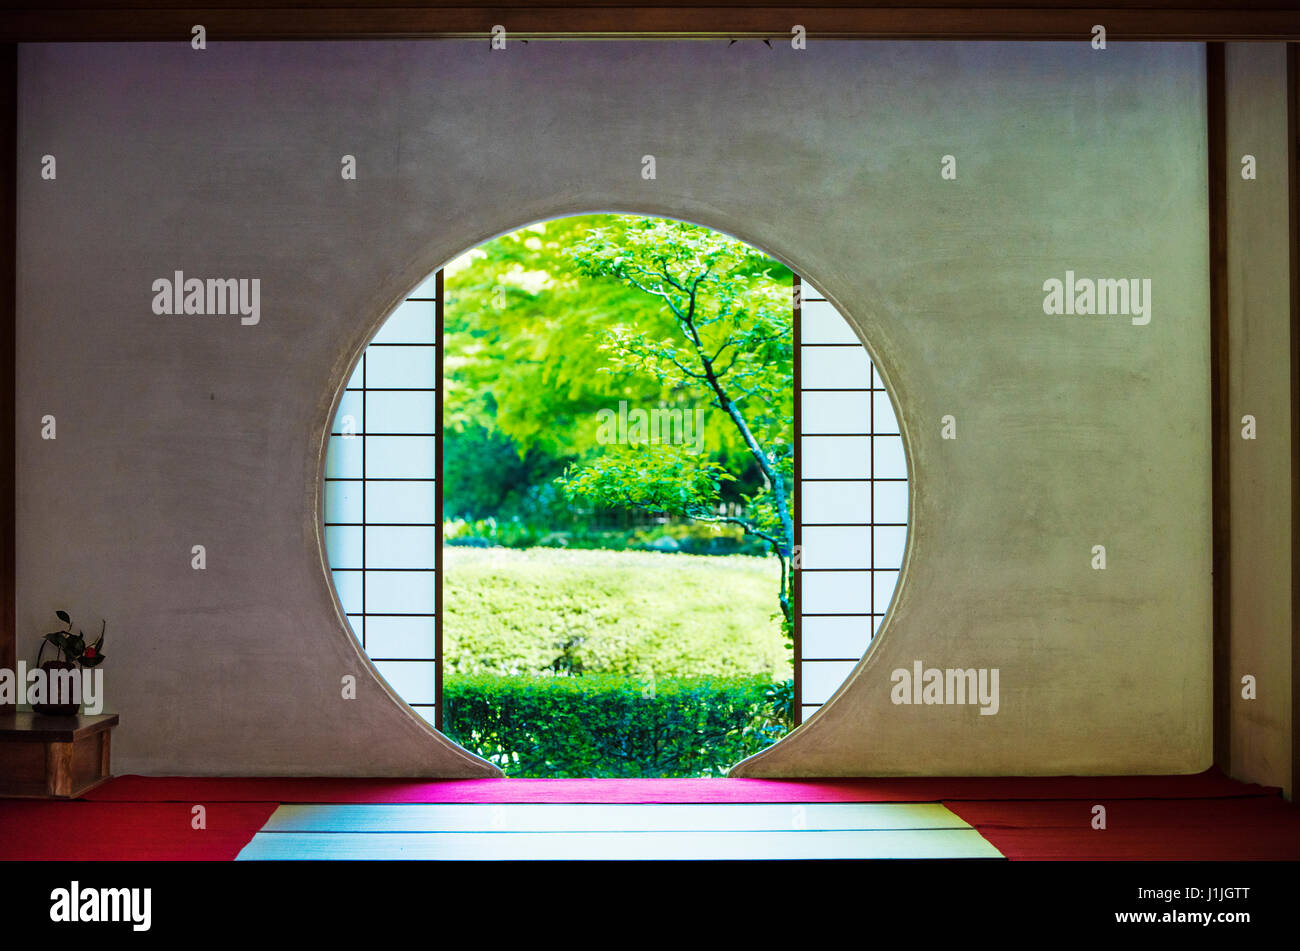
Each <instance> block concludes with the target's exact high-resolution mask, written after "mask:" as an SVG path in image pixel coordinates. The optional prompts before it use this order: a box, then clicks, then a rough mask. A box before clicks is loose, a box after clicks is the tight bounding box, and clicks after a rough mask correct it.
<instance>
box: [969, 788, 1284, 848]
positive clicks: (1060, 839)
mask: <svg viewBox="0 0 1300 951" xmlns="http://www.w3.org/2000/svg"><path fill="white" fill-rule="evenodd" d="M1094 803H1100V804H1101V805H1104V806H1105V807H1106V828H1105V829H1093V828H1092V807H1093V805H1094ZM944 805H945V806H947V807H948V808H949V809H951V810H952V811H953V812H954V813H956V814H957V815H958V816H960V817H961V818H963V819H965V820H966V821H967V822H969V823H970V824H971V825H973V826H974V827H975V828H976V829H978V830H979V833H980V835H982V836H984V838H985V839H987V840H988V841H989V842H991V843H992V844H993V846H994V847H995V848H996V849H997V850H998V851H999V852H1001V853H1002V854H1003V855H1005V856H1006V857H1007V858H1009V859H1012V860H1022V861H1024V860H1029V861H1050V860H1089V861H1096V860H1105V861H1131V860H1138V861H1238V860H1247V861H1280V860H1292V861H1294V860H1296V859H1300V807H1297V806H1295V805H1293V804H1292V803H1288V802H1286V801H1285V800H1284V799H1282V798H1280V797H1257V798H1247V799H1192V800H1187V799H1182V800H1178V801H1151V800H1146V799H1134V800H1107V799H1106V798H1105V797H1096V798H1095V799H1094V800H1093V801H1091V802H1090V801H1088V800H1076V801H1073V802H1050V801H1046V802H1044V801H1039V802H945V803H944Z"/></svg>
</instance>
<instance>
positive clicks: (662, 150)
mask: <svg viewBox="0 0 1300 951" xmlns="http://www.w3.org/2000/svg"><path fill="white" fill-rule="evenodd" d="M19 78H20V90H19V92H20V114H19V143H20V152H19V170H20V178H19V191H18V194H19V240H18V247H19V260H18V395H17V400H18V444H17V453H18V459H19V470H18V485H17V491H18V499H17V506H18V524H17V559H18V578H17V582H18V623H19V630H20V631H21V632H23V633H22V635H21V637H20V642H19V654H20V656H24V655H26V656H27V657H28V659H29V660H30V659H32V658H34V656H35V653H36V638H37V635H38V633H39V632H41V631H43V630H47V629H49V628H48V627H47V625H48V624H49V623H51V621H52V618H53V611H54V610H55V609H56V608H66V609H68V610H70V611H71V612H72V613H73V615H74V617H75V618H77V619H78V620H80V621H81V622H82V623H83V624H85V625H86V626H87V627H88V628H89V626H90V625H92V624H97V623H98V619H99V618H100V617H101V616H102V617H106V618H107V619H108V621H109V640H108V642H107V645H106V647H107V654H108V657H109V659H108V662H107V664H106V666H105V674H106V685H107V692H108V705H109V708H110V709H114V710H116V711H118V712H119V713H120V714H121V717H122V722H121V726H120V727H119V729H118V731H117V736H116V738H115V741H114V745H115V749H114V753H115V764H114V765H115V770H116V771H117V772H141V773H155V774H165V773H190V774H228V775H242V774H280V775H286V774H314V775H331V774H342V775H348V774H352V775H429V776H433V775H442V776H468V775H489V774H491V773H492V772H493V770H492V769H491V768H490V767H488V766H487V764H483V763H481V762H480V761H477V760H476V759H474V758H472V757H470V756H468V755H467V754H465V753H464V752H463V751H460V750H459V749H458V748H456V747H454V746H453V745H451V744H450V743H448V742H447V741H445V740H443V739H441V738H440V737H438V736H437V735H436V734H434V733H433V732H432V731H431V730H429V729H428V728H427V727H426V726H425V725H424V724H423V723H422V722H421V721H420V720H419V719H418V718H416V717H415V716H413V715H412V714H410V712H409V711H407V710H405V709H404V708H402V707H401V706H400V705H399V704H397V703H395V702H394V700H393V698H392V697H391V696H390V695H389V694H388V692H387V691H386V689H385V687H384V685H383V684H382V682H380V681H379V680H378V679H377V678H375V677H374V675H373V674H372V672H371V668H370V667H369V665H368V663H367V661H366V660H365V658H364V657H362V656H361V655H360V652H359V651H358V650H357V648H356V647H355V645H354V642H353V639H352V638H351V636H350V635H349V634H348V632H347V628H346V626H345V623H344V621H343V619H342V617H341V616H340V614H339V611H338V606H337V603H336V601H335V599H334V596H333V593H332V589H331V587H330V584H329V582H328V581H327V577H326V572H325V569H324V562H323V557H322V552H321V545H320V532H321V530H320V527H319V526H320V511H319V505H320V499H319V492H318V490H319V486H318V477H319V475H320V471H321V459H322V454H323V448H324V439H325V431H326V427H327V425H328V422H329V420H330V418H331V414H332V411H333V406H334V403H335V400H336V399H337V396H338V393H339V391H340V389H341V387H342V386H343V383H344V380H345V378H346V376H347V373H348V371H349V368H350V365H351V364H352V362H353V361H354V360H355V358H356V357H357V355H358V354H359V353H360V351H361V349H362V347H363V346H364V345H365V343H366V341H367V340H368V339H369V336H370V335H371V334H372V333H373V332H374V331H375V329H376V328H377V327H378V325H379V324H380V323H381V322H382V320H383V318H384V316H385V315H386V314H387V313H388V312H389V311H390V310H391V309H392V307H393V306H394V305H395V304H396V303H397V302H398V301H399V300H400V299H401V298H402V297H403V296H404V295H405V294H406V292H407V291H409V290H410V289H411V288H412V287H414V286H415V285H416V284H417V283H419V282H420V281H421V280H422V279H423V278H425V277H426V276H427V275H428V274H429V273H430V272H431V271H433V270H434V269H436V268H437V267H439V266H441V265H443V264H444V263H446V262H447V261H448V260H450V259H451V258H453V257H454V256H456V255H457V254H459V253H461V252H463V251H464V250H465V249H467V248H469V247H472V246H474V245H476V244H478V243H480V242H481V241H483V240H485V239H486V238H489V237H491V236H493V235H496V234H499V233H502V232H504V231H507V230H510V229H513V228H515V227H518V226H520V225H522V224H524V223H527V222H530V221H534V220H537V219H541V218H547V217H554V216H559V215H564V214H570V213H578V212H587V211H596V210H610V211H630V212H641V213H650V214H662V215H668V216H672V217H679V218H684V219H688V220H692V221H696V222H698V223H701V224H705V225H708V226H710V227H714V228H717V229H719V230H722V231H726V232H729V233H731V234H734V235H736V236H738V237H740V238H743V239H745V240H747V241H749V242H750V243H752V244H754V245H756V246H758V247H761V248H763V249H764V250H766V251H768V252H769V253H771V254H773V255H775V256H776V257H779V258H781V259H782V260H783V261H785V262H786V263H787V264H789V265H790V266H791V267H793V268H794V269H795V270H796V271H797V272H798V273H800V274H803V275H806V276H807V278H808V279H809V280H810V281H811V282H812V283H813V284H814V285H815V286H817V287H818V288H820V289H822V290H823V291H824V292H825V293H826V295H827V296H828V298H830V299H831V300H832V302H833V303H835V305H836V306H837V307H838V308H839V309H840V311H841V312H842V313H843V314H844V315H845V316H846V317H847V318H848V319H849V321H850V322H851V323H852V324H853V325H854V326H855V327H856V328H857V329H858V330H859V331H860V332H861V334H862V335H863V339H864V341H865V342H866V343H867V345H868V347H869V348H870V350H871V353H872V355H873V358H874V360H875V362H876V365H877V367H878V368H879V369H880V370H881V372H882V374H883V375H884V377H885V378H886V382H887V384H888V385H889V387H890V389H891V391H892V393H893V394H894V395H895V397H896V399H897V401H898V406H899V411H900V419H901V423H902V428H903V432H904V438H905V440H906V442H907V445H908V448H909V454H910V469H911V478H912V483H911V487H912V501H911V506H912V511H911V517H910V525H911V529H910V533H909V535H910V538H909V549H908V554H907V558H906V562H905V569H904V576H903V579H902V581H901V583H900V587H899V591H898V595H897V596H896V602H895V605H894V609H893V613H892V616H891V617H890V618H889V619H888V620H887V621H886V622H885V624H884V625H883V627H882V628H881V630H880V632H879V634H878V635H877V637H876V639H875V642H874V643H873V645H872V647H871V649H870V650H869V652H868V654H867V656H866V658H865V659H864V661H863V663H862V664H861V665H859V667H858V669H857V670H856V671H855V673H854V674H853V675H851V676H850V678H849V680H848V681H847V682H846V683H845V685H844V687H843V688H841V690H840V691H839V692H838V693H837V694H836V696H835V697H834V698H833V699H832V700H831V702H830V703H828V704H827V705H826V706H825V707H824V708H823V709H822V710H821V712H819V713H818V714H817V715H816V716H815V717H813V718H812V719H811V720H810V721H809V722H808V723H806V724H805V725H804V726H803V727H801V728H800V730H799V731H798V732H797V733H796V734H794V735H793V736H791V737H789V738H788V739H787V740H785V741H784V742H782V743H781V744H779V745H778V746H776V747H774V748H772V749H771V750H769V751H766V752H765V753H764V754H761V755H760V756H758V757H756V758H753V759H751V760H749V761H747V762H746V763H745V764H744V765H743V766H741V767H740V768H739V770H738V772H741V773H744V774H746V775H791V776H795V775H802V776H810V775H853V774H863V775H872V774H999V773H1001V774H1007V773H1011V774H1054V773H1084V774H1086V773H1126V772H1130V773H1131V772H1144V773H1146V772H1191V771H1197V770H1201V769H1204V768H1205V767H1206V766H1208V765H1209V763H1210V756H1211V728H1210V723H1211V720H1210V700H1211V681H1210V674H1211V664H1210V521H1209V518H1210V516H1209V512H1210V504H1209V503H1210V436H1209V430H1208V424H1209V388H1208V379H1209V375H1208V374H1209V353H1208V337H1209V331H1208V276H1207V253H1208V252H1207V239H1206V233H1207V220H1206V215H1207V210H1206V209H1207V202H1206V151H1205V149H1206V146H1205V141H1206V126H1205V85H1204V52H1203V48H1202V47H1200V46H1195V45H1176V44H1151V45H1142V44H1111V45H1110V47H1109V48H1108V49H1107V50H1105V51H1104V52H1103V51H1096V50H1093V49H1091V48H1090V46H1089V44H1087V43H1077V44H1063V43H1050V44H1023V45H1014V44H992V43H974V44H944V43H856V42H823V43H810V44H809V47H808V49H807V50H803V51H795V50H792V49H789V48H784V47H782V46H781V45H780V44H778V45H777V48H775V49H768V48H766V47H764V46H763V45H761V44H758V43H741V44H737V45H736V46H734V47H730V48H728V46H727V45H726V44H725V43H705V42H682V43H656V44H635V43H610V42H599V43H571V44H564V43H543V42H536V43H531V44H529V45H527V46H524V45H522V44H519V43H510V44H509V45H508V47H507V49H506V50H504V51H496V52H493V51H491V50H490V49H489V48H488V45H487V44H484V43H470V42H459V41H438V42H366V43H319V44H316V43H296V44H290V43H285V44H277V43H264V44H224V43H221V42H219V41H215V40H214V41H212V42H210V43H209V45H208V49H207V50H206V51H202V52H200V51H194V50H192V49H190V47H189V46H188V45H187V44H185V43H175V44H138V45H94V46H91V45H76V44H69V45H48V46H39V45H29V46H24V47H22V49H21V53H20V77H19ZM47 154H49V155H54V156H56V159H57V179H55V180H53V181H47V180H43V179H42V178H41V176H40V167H41V159H42V156H44V155H47ZM345 154H351V155H355V156H356V158H357V167H358V178H357V180H356V181H343V180H342V179H341V177H340V173H339V171H340V159H341V156H343V155H345ZM646 155H653V156H654V157H655V160H656V173H657V174H656V177H655V178H654V179H652V180H651V179H646V178H644V177H642V168H643V165H642V158H643V156H646ZM944 155H953V156H954V157H955V158H956V161H957V169H958V176H957V179H956V180H955V181H945V180H943V179H941V177H940V168H941V159H942V157H943V156H944ZM177 270H180V271H183V272H184V273H185V274H186V275H187V276H191V277H203V278H208V277H236V278H238V277H244V278H258V279H260V281H261V285H260V286H261V319H260V322H259V323H257V324H256V325H252V326H244V325H241V324H240V322H239V319H238V318H232V317H229V316H226V317H221V316H210V317H198V316H188V317H186V316H157V315H155V314H154V313H153V312H152V310H151V300H152V298H153V292H152V290H151V285H152V282H153V281H155V280H156V279H158V278H163V277H170V276H171V275H172V274H173V273H174V272H175V271H177ZM1067 270H1073V271H1074V272H1076V274H1077V275H1079V276H1081V277H1082V276H1089V277H1093V278H1140V279H1145V278H1149V279H1150V280H1151V282H1152V313H1151V319H1150V323H1149V324H1146V325H1145V326H1137V325H1134V324H1133V323H1132V322H1131V321H1130V320H1129V319H1128V318H1127V317H1114V316H1112V317H1104V318H1103V317H1082V316H1048V315H1046V314H1044V312H1043V298H1044V292H1043V289H1042V287H1043V282H1044V281H1045V280H1047V279H1049V278H1053V277H1055V278H1057V279H1064V278H1065V276H1066V271H1067ZM47 414H49V415H53V416H55V417H56V419H57V439H55V440H45V439H42V438H41V419H42V417H43V416H45V415H47ZM949 414H950V415H952V416H954V417H955V419H956V423H957V432H958V438H957V439H956V440H942V439H941V438H940V429H941V418H942V417H943V416H945V415H949ZM194 545H204V546H205V547H206V552H207V568H206V570H203V571H196V570H194V569H193V568H192V567H191V558H192V555H191V550H192V546H194ZM1095 545H1104V546H1105V547H1106V551H1107V567H1106V569H1105V570H1094V569H1093V568H1092V567H1091V562H1092V559H1093V555H1092V549H1093V546H1095ZM914 660H920V661H922V662H923V663H924V664H925V665H926V666H927V667H929V666H933V667H939V668H946V667H962V668H967V667H976V668H981V667H987V668H998V669H999V671H1000V707H999V712H998V713H997V714H996V715H993V716H982V715H980V714H979V712H978V707H975V706H938V705H918V706H914V705H895V704H893V703H892V702H891V699H890V688H891V682H890V674H891V671H893V670H894V669H896V668H910V667H911V665H912V663H913V661H914ZM348 675H350V676H353V677H356V678H357V683H358V696H357V698H356V699H355V700H344V699H342V698H341V696H340V693H341V691H340V681H341V678H343V677H344V676H348Z"/></svg>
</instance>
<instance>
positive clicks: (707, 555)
mask: <svg viewBox="0 0 1300 951" xmlns="http://www.w3.org/2000/svg"><path fill="white" fill-rule="evenodd" d="M325 480H326V481H325V491H324V519H325V539H326V549H327V556H328V561H329V565H330V568H331V572H332V575H333V579H334V584H335V589H336V591H337V593H338V597H339V600H340V603H341V604H342V606H343V608H344V611H345V612H346V614H347V616H348V620H349V623H350V624H351V628H352V631H353V634H354V635H355V636H356V638H357V640H358V642H359V643H360V644H361V646H362V648H363V649H364V650H365V652H366V653H367V655H368V656H369V657H370V659H371V661H372V662H373V663H374V665H375V667H376V669H377V670H378V671H379V673H380V675H381V676H382V677H384V678H385V680H386V681H387V682H388V684H389V685H390V686H391V687H392V688H393V690H394V692H395V693H397V694H398V695H399V696H400V697H402V698H403V699H404V700H405V701H406V702H407V703H408V704H409V705H410V706H411V707H412V708H413V709H414V710H415V711H416V712H417V713H419V714H420V715H422V716H423V717H424V718H425V719H426V720H428V721H429V722H430V723H432V724H434V725H436V726H438V727H439V728H440V729H442V730H443V731H444V732H445V733H447V734H448V735H449V736H451V737H452V738H453V739H455V740H456V741H457V742H459V743H461V744H462V745H464V746H465V747H466V748H467V749H470V750H472V751H474V752H477V753H478V754H479V755H482V756H484V757H485V758H487V759H489V760H491V761H493V762H494V763H496V764H497V765H499V766H501V767H502V768H503V769H504V770H505V771H506V773H507V774H508V775H695V776H708V775H722V774H724V773H725V772H726V770H727V768H729V767H730V766H731V765H733V764H734V763H735V762H738V761H739V760H740V759H743V758H744V757H746V756H748V755H751V754H752V753H755V752H758V750H760V749H762V748H763V747H764V746H766V745H769V744H770V743H772V742H775V741H776V740H778V739H779V738H780V737H781V736H782V735H784V734H785V733H786V732H788V730H789V729H791V728H792V727H793V726H795V725H797V724H798V723H799V722H801V721H802V720H803V719H806V718H807V717H808V716H810V715H812V713H814V712H815V711H816V710H817V709H818V708H819V706H820V705H821V704H822V703H823V702H824V701H825V699H826V698H827V697H829V695H830V694H831V693H833V692H834V690H835V689H836V688H837V687H838V686H839V684H840V683H841V682H843V680H844V678H845V677H846V676H847V675H848V673H849V671H850V670H851V669H852V668H853V666H854V665H855V664H856V663H857V661H858V659H859V658H860V657H861V655H862V653H863V651H865V649H866V647H867V644H868V643H869V641H870V639H871V637H872V635H873V634H874V632H875V630H876V628H877V627H878V626H879V624H880V620H881V619H882V617H883V616H884V614H885V612H886V609H887V607H888V604H889V602H890V599H891V596H892V591H893V588H894V585H895V582H896V580H897V576H898V570H899V567H900V565H901V563H902V556H903V546H904V542H905V539H906V516H907V468H906V462H905V459H904V456H903V447H902V439H901V436H900V435H899V430H898V425H897V421H896V420H895V418H894V414H893V407H892V404H891V401H890V399H889V396H888V394H887V393H886V392H885V391H884V387H883V384H882V383H881V381H880V378H879V376H878V374H876V372H875V369H874V367H873V365H872V363H871V360H870V359H869V357H868V356H867V352H866V349H865V348H864V347H863V346H862V344H861V342H860V341H858V339H857V337H856V335H855V334H854V333H853V331H852V330H851V328H850V327H849V325H848V324H847V322H846V321H845V320H844V318H843V317H842V316H841V315H840V314H839V313H838V312H837V311H836V310H835V309H834V307H833V306H832V305H830V304H829V303H828V302H827V301H826V300H825V299H824V298H823V297H822V295H821V294H820V293H818V292H817V291H816V290H815V289H814V288H812V287H811V286H810V285H808V284H806V283H804V282H802V281H801V280H800V279H799V278H798V277H797V276H795V275H793V274H791V272H790V271H789V270H788V269H787V268H786V267H785V266H784V265H782V264H780V263H779V262H777V261H775V260H773V259H771V258H770V257H768V256H766V255H765V254H763V253H762V252H760V251H757V250H755V249H753V248H751V247H749V246H748V245H745V244H744V243H742V242H739V241H737V240H736V239H734V238H731V237H729V236H726V235H723V234H720V233H718V232H715V231H711V230H709V229H707V228H703V227H700V226H695V225H690V224H687V223H683V222H679V221H671V220H666V219H658V218H645V217H639V216H628V215H587V216H579V217H573V218H564V219H555V220H551V221H546V222H541V223H538V224H535V225H530V226H528V227H526V228H522V229H520V230H518V231H515V232H512V233H510V234H506V235H502V236H501V237H498V238H496V239H493V240H491V241H489V242H486V243H485V244H483V245H481V246H479V247H477V248H475V249H473V250H471V251H469V252H467V253H466V254H464V255H462V256H461V257H459V258H457V259H456V260H454V261H453V262H451V263H450V264H448V265H447V267H446V268H445V269H444V270H442V271H440V272H437V273H435V274H434V275H432V276H430V277H429V278H428V279H427V280H426V281H424V282H423V283H422V284H421V285H420V286H419V287H417V288H416V289H415V290H413V291H412V292H411V294H410V295H409V296H408V298H407V300H406V301H404V302H403V303H402V304H401V305H400V306H399V307H398V308H397V309H396V310H395V311H394V312H393V313H392V314H391V315H390V316H389V318H388V319H387V320H386V321H385V323H384V324H383V326H382V327H381V328H380V330H379V332H378V333H377V334H376V335H375V337H374V338H373V340H372V341H371V342H370V344H369V345H368V346H367V348H366V350H365V352H364V353H363V355H362V356H361V358H360V359H359V361H358V363H357V366H356V368H355V370H354V372H353V373H352V375H351V377H350V379H349V381H348V383H347V386H346V389H345V391H344V393H343V395H342V398H341V400H340V403H339V407H338V411H337V413H336V415H335V419H334V422H333V425H332V428H331V434H330V439H329V446H328V451H327V456H326V467H325ZM665 731H666V733H665ZM665 736H668V737H669V742H667V743H665V742H664V737H665Z"/></svg>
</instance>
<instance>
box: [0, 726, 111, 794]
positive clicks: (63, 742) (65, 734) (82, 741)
mask: <svg viewBox="0 0 1300 951" xmlns="http://www.w3.org/2000/svg"><path fill="white" fill-rule="evenodd" d="M115 726H117V714H116V713H108V714H99V715H97V716H75V717H46V716H39V715H37V714H35V713H30V712H22V711H18V712H12V711H9V712H0V797H8V798H14V797H24V798H39V799H75V798H76V797H77V796H80V795H81V794H83V793H84V792H86V791H87V790H88V789H92V788H94V787H95V786H98V785H99V784H100V783H102V782H103V781H104V780H106V779H108V778H109V776H110V775H112V774H111V773H110V771H109V764H108V753H109V737H110V736H111V735H112V730H113V727H115Z"/></svg>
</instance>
